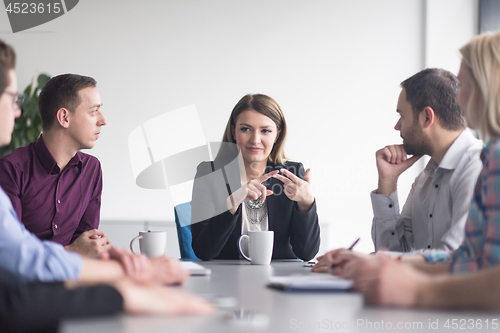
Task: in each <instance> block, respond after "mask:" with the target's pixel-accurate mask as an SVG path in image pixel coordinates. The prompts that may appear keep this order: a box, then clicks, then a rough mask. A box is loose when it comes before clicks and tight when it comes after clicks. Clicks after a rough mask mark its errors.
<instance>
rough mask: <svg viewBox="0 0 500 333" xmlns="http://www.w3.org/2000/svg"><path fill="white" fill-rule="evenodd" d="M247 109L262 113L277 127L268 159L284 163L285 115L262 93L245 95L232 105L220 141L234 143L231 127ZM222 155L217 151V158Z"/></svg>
mask: <svg viewBox="0 0 500 333" xmlns="http://www.w3.org/2000/svg"><path fill="white" fill-rule="evenodd" d="M248 110H253V111H256V112H258V113H260V114H263V115H264V116H266V117H269V118H270V119H271V120H272V121H274V123H275V124H276V127H277V128H278V131H279V134H278V139H277V140H276V142H275V143H274V145H273V149H272V150H271V153H270V154H269V158H268V159H269V160H270V161H271V162H272V163H273V164H277V165H280V164H284V163H285V161H286V157H285V147H284V146H285V139H286V121H285V115H284V114H283V111H282V110H281V107H280V106H279V105H278V103H277V102H276V101H275V100H274V99H272V98H271V97H269V96H267V95H263V94H255V95H250V94H249V95H245V96H243V97H242V98H241V99H240V101H239V102H238V103H237V104H236V105H235V106H234V108H233V111H232V112H231V116H230V117H229V120H228V122H227V125H226V130H225V131H224V136H223V137H222V142H232V143H235V142H236V140H235V139H234V136H233V131H232V130H231V129H232V127H234V126H235V125H236V120H237V119H238V116H239V115H240V114H241V113H242V112H244V111H248ZM220 156H222V152H221V151H219V154H218V155H217V158H219V157H220Z"/></svg>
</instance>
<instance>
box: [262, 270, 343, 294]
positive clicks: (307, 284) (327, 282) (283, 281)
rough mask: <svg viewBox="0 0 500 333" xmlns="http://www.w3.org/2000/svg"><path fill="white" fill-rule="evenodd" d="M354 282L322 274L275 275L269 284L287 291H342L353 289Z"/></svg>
mask: <svg viewBox="0 0 500 333" xmlns="http://www.w3.org/2000/svg"><path fill="white" fill-rule="evenodd" d="M352 284H353V281H352V280H346V279H342V278H339V277H336V276H332V275H326V274H320V275H291V276H273V277H271V278H270V279H269V284H268V286H269V287H272V288H277V289H282V290H287V291H314V290H317V291H329V290H330V291H342V290H349V289H351V287H352Z"/></svg>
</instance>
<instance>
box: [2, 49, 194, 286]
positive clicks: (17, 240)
mask: <svg viewBox="0 0 500 333" xmlns="http://www.w3.org/2000/svg"><path fill="white" fill-rule="evenodd" d="M15 60H16V57H15V52H14V50H13V49H12V48H11V47H10V46H8V45H7V44H5V43H3V42H2V41H1V40H0V147H2V146H6V145H8V144H9V143H10V141H11V136H12V132H13V130H14V123H15V119H16V118H18V117H19V116H20V115H21V108H20V107H21V103H22V101H23V95H20V94H18V90H17V77H16V72H15ZM101 259H114V260H96V259H91V258H83V257H81V256H80V255H78V254H76V253H75V252H69V251H66V250H65V249H64V248H63V247H62V246H61V245H59V244H56V243H53V242H50V241H40V240H39V239H38V238H37V237H36V236H35V235H33V234H31V233H30V232H29V231H27V230H26V228H25V227H24V225H23V224H22V223H21V222H20V221H19V219H18V217H17V214H16V212H15V211H14V208H13V207H12V204H11V202H10V199H9V198H8V196H7V195H6V193H5V192H4V191H3V189H2V188H1V187H0V277H3V278H4V279H5V278H6V279H8V280H10V281H15V282H18V281H23V282H24V281H67V280H79V281H83V282H102V281H114V280H116V279H119V278H121V277H124V276H125V275H134V276H139V277H141V278H142V279H146V280H150V281H156V282H161V283H164V284H177V283H182V282H183V281H185V280H186V279H187V277H188V275H189V274H188V272H187V271H186V270H185V269H184V268H183V267H182V266H181V265H180V263H179V262H178V261H177V260H175V259H172V258H168V257H166V256H162V257H158V258H153V259H151V260H149V259H148V258H146V257H144V256H137V255H133V254H132V253H130V252H128V251H125V250H119V249H112V250H111V251H110V252H107V253H105V254H103V255H102V256H101Z"/></svg>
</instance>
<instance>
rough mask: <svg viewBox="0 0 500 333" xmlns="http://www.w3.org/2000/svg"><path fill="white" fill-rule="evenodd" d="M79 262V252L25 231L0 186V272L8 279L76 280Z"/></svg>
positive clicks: (81, 263) (78, 272)
mask: <svg viewBox="0 0 500 333" xmlns="http://www.w3.org/2000/svg"><path fill="white" fill-rule="evenodd" d="M82 265H83V262H82V257H81V256H80V255H79V254H77V253H74V252H70V251H66V250H65V249H64V247H63V246H62V245H60V244H57V243H54V242H50V241H41V240H40V239H38V238H37V237H36V236H35V235H33V234H32V233H30V232H29V231H28V230H26V228H25V227H24V225H23V224H22V223H21V222H19V219H18V218H17V214H16V212H15V211H14V208H13V207H12V204H11V202H10V199H9V197H8V196H7V194H5V192H4V191H3V189H2V188H1V187H0V275H2V276H3V277H5V278H7V279H8V280H10V281H12V282H24V281H45V282H47V281H63V280H68V279H77V278H78V276H79V275H80V271H81V269H82Z"/></svg>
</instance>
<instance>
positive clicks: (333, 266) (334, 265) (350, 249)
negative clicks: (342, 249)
mask: <svg viewBox="0 0 500 333" xmlns="http://www.w3.org/2000/svg"><path fill="white" fill-rule="evenodd" d="M360 239H361V237H358V239H356V240H355V241H354V243H352V245H351V246H349V248H348V249H347V251H352V249H353V248H354V246H356V244H358V242H359V240H360ZM335 267H337V264H333V265H331V266H330V271H331V270H332V269H334V268H335Z"/></svg>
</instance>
